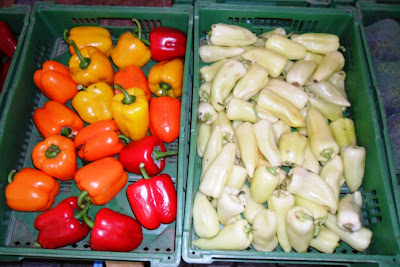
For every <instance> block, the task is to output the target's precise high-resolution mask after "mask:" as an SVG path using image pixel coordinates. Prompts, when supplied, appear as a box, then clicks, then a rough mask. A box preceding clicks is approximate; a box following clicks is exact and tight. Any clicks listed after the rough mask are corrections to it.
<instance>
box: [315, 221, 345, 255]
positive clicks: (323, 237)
mask: <svg viewBox="0 0 400 267" xmlns="http://www.w3.org/2000/svg"><path fill="white" fill-rule="evenodd" d="M339 241H340V237H339V235H338V234H336V233H335V232H333V231H331V230H329V229H328V228H326V227H325V226H323V225H321V226H320V228H319V233H318V235H317V236H316V237H315V238H313V239H311V242H310V247H313V248H315V249H316V250H318V251H321V252H323V253H327V254H331V253H333V252H334V251H335V248H337V247H338V245H339Z"/></svg>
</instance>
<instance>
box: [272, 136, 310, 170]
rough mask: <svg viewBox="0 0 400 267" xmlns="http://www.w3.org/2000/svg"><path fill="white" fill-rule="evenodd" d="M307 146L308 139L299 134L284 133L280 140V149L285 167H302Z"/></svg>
mask: <svg viewBox="0 0 400 267" xmlns="http://www.w3.org/2000/svg"><path fill="white" fill-rule="evenodd" d="M306 146H307V137H305V136H303V135H301V134H299V132H297V131H295V132H290V133H284V134H282V135H281V138H279V144H278V149H279V152H280V154H281V157H282V165H284V166H290V167H295V166H302V164H303V162H304V155H305V150H306Z"/></svg>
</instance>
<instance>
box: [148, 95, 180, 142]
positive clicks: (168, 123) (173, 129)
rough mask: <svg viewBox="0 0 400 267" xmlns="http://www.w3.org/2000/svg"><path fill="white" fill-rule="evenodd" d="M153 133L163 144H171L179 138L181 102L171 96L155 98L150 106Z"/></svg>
mask: <svg viewBox="0 0 400 267" xmlns="http://www.w3.org/2000/svg"><path fill="white" fill-rule="evenodd" d="M149 115H150V129H151V132H152V133H153V134H154V135H156V136H157V137H158V138H160V139H161V140H162V141H163V142H166V143H171V142H173V141H174V140H175V139H176V138H178V136H179V129H180V127H179V126H180V118H181V101H180V100H179V99H177V98H172V97H169V96H160V97H153V98H152V99H151V100H150V105H149Z"/></svg>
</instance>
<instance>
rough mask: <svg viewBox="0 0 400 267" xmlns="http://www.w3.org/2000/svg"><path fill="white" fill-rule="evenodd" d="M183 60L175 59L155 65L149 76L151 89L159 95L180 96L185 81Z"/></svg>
mask: <svg viewBox="0 0 400 267" xmlns="http://www.w3.org/2000/svg"><path fill="white" fill-rule="evenodd" d="M183 69H184V65H183V62H182V60H180V59H177V58H176V59H173V60H171V61H162V62H159V63H157V64H156V65H154V66H153V67H152V68H151V69H150V72H149V75H148V77H147V80H148V83H149V88H150V91H151V92H152V93H153V94H155V95H157V96H169V97H172V98H178V97H180V96H181V95H182V83H183Z"/></svg>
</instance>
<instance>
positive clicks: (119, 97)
mask: <svg viewBox="0 0 400 267" xmlns="http://www.w3.org/2000/svg"><path fill="white" fill-rule="evenodd" d="M115 87H116V88H118V89H119V90H121V91H122V93H120V94H116V95H115V96H114V97H113V99H112V102H111V114H112V117H113V119H114V120H115V122H116V123H117V125H118V129H119V130H120V131H121V133H122V134H124V135H125V136H128V137H129V138H130V139H132V140H139V139H142V138H143V137H145V136H146V135H147V132H148V129H149V124H150V118H149V103H148V101H147V98H146V96H145V94H144V92H143V90H142V89H140V88H130V89H127V90H125V89H124V88H122V87H121V86H119V85H116V86H115Z"/></svg>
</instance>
